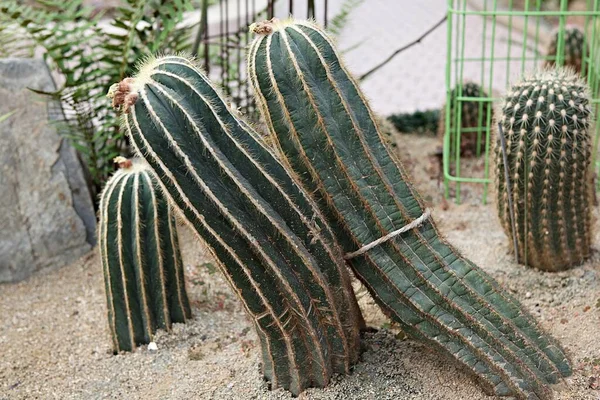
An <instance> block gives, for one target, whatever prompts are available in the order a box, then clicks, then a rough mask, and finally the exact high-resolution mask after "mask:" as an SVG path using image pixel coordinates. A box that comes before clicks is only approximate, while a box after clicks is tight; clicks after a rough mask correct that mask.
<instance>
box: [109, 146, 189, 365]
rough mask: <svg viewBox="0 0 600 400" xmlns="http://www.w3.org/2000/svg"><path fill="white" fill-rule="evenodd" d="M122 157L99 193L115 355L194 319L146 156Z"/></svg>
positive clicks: (169, 216) (170, 220)
mask: <svg viewBox="0 0 600 400" xmlns="http://www.w3.org/2000/svg"><path fill="white" fill-rule="evenodd" d="M118 161H119V164H120V165H121V169H119V170H118V171H117V172H116V173H115V174H114V175H113V176H112V177H111V178H110V179H109V180H108V182H107V183H106V186H105V188H104V190H103V191H102V194H101V195H100V212H99V223H98V247H99V248H100V256H101V259H102V267H103V271H104V284H105V290H106V297H107V305H108V322H109V328H110V333H111V336H112V341H113V351H114V352H115V353H116V352H119V351H132V350H133V349H134V348H135V346H136V345H138V344H142V343H150V342H151V341H152V336H153V335H154V333H155V332H156V330H157V329H166V330H170V329H171V323H172V322H185V321H186V320H187V319H189V318H191V310H190V304H189V301H188V297H187V293H186V290H185V280H184V275H183V263H182V259H181V254H180V252H179V242H178V238H177V229H176V225H175V218H174V215H173V212H172V210H171V207H170V206H169V204H168V203H167V201H166V199H165V197H164V195H163V194H162V192H161V189H160V187H159V186H158V182H157V181H156V178H155V177H154V176H153V175H152V173H151V171H149V168H148V167H147V166H146V164H145V163H144V162H143V161H142V160H136V159H134V160H126V159H124V158H121V157H119V160H118Z"/></svg>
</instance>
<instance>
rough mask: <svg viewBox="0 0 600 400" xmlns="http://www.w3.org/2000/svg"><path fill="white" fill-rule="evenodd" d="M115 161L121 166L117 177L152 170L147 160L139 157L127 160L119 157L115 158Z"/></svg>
mask: <svg viewBox="0 0 600 400" xmlns="http://www.w3.org/2000/svg"><path fill="white" fill-rule="evenodd" d="M113 161H114V163H115V164H117V165H118V166H119V170H118V171H117V172H116V173H115V175H116V174H118V173H127V174H133V173H139V172H142V171H149V170H150V167H149V166H148V163H146V161H145V160H143V159H141V158H138V157H134V158H125V157H122V156H118V157H115V158H114V159H113Z"/></svg>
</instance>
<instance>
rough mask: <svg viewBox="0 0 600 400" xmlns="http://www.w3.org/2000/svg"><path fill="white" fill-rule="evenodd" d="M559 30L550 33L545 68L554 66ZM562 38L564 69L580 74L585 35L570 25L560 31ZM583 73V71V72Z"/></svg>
mask: <svg viewBox="0 0 600 400" xmlns="http://www.w3.org/2000/svg"><path fill="white" fill-rule="evenodd" d="M560 32H561V30H560V29H556V30H555V31H554V32H553V33H552V39H551V40H550V43H549V44H548V51H547V54H546V56H547V57H548V58H550V59H548V60H546V64H545V65H546V66H547V67H553V66H555V65H556V59H557V55H558V39H559V36H560ZM562 37H563V38H564V47H563V54H564V64H563V66H564V67H570V68H573V69H574V70H575V72H577V73H581V72H582V71H581V68H582V65H583V54H584V52H585V47H586V43H585V35H584V33H583V32H582V31H581V29H579V28H578V27H577V26H575V25H570V26H567V27H565V28H564V30H563V31H562ZM583 72H585V71H583Z"/></svg>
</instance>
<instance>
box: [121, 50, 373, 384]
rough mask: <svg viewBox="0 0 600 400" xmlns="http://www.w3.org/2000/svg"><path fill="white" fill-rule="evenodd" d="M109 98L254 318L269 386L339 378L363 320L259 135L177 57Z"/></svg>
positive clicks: (330, 251)
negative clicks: (122, 113) (336, 375)
mask: <svg viewBox="0 0 600 400" xmlns="http://www.w3.org/2000/svg"><path fill="white" fill-rule="evenodd" d="M110 94H111V96H112V97H113V104H114V105H115V106H116V107H119V108H121V109H122V111H123V112H124V123H125V126H126V128H127V130H128V132H129V136H130V139H131V142H132V144H133V146H134V148H135V150H136V151H137V153H138V154H140V155H142V156H143V157H145V158H146V160H147V161H148V163H149V165H150V166H151V168H152V169H153V170H154V172H155V174H156V175H157V176H158V177H159V179H160V181H161V183H162V185H163V186H164V188H165V190H166V192H168V195H169V197H170V198H171V200H172V203H173V204H174V205H175V206H176V207H177V208H178V209H179V210H180V211H181V214H182V215H183V216H184V218H185V219H186V220H187V222H188V223H190V225H191V226H192V227H193V229H194V230H195V231H196V232H197V234H198V235H199V236H200V237H201V238H202V239H203V240H204V241H205V243H206V245H207V247H208V248H209V249H210V251H211V252H212V254H213V256H214V257H215V259H216V260H217V262H218V264H219V267H220V268H221V270H222V271H223V273H224V274H225V277H226V278H227V280H228V281H229V283H230V284H231V286H232V288H233V289H234V291H235V292H236V293H237V295H238V297H239V298H240V300H241V301H242V303H243V305H244V307H245V308H246V310H247V312H248V313H249V315H250V316H251V318H252V321H253V323H254V325H255V328H256V330H257V333H258V337H259V339H260V342H261V347H262V359H263V363H262V367H263V373H264V375H265V378H266V379H267V380H268V381H270V383H271V386H272V387H274V388H276V387H284V388H286V389H289V390H290V391H291V392H292V393H294V394H298V393H300V392H301V391H302V390H304V389H305V388H307V387H310V386H318V387H321V386H325V385H326V384H327V383H328V382H329V380H330V377H331V376H332V373H334V372H339V373H348V372H349V370H350V367H351V365H352V364H353V363H355V362H356V361H357V359H358V353H359V339H360V337H359V329H360V321H362V319H361V317H360V314H359V309H358V305H357V303H356V299H355V298H354V294H353V292H352V288H351V286H350V277H349V275H348V273H347V271H346V270H345V266H344V263H343V259H342V257H341V252H340V250H339V249H338V248H336V247H335V246H332V239H331V232H330V230H329V228H328V227H327V225H326V224H325V222H324V220H323V217H322V216H321V215H320V214H319V212H318V210H317V209H316V207H315V206H314V205H313V203H312V202H311V201H310V200H309V197H308V195H307V194H305V193H304V192H303V191H302V190H301V189H300V188H299V186H298V185H297V184H296V183H295V181H294V180H293V179H292V177H291V175H290V174H289V173H288V172H287V171H286V170H285V169H284V168H283V166H282V165H281V164H280V163H279V161H278V160H277V159H276V158H275V157H274V155H273V154H272V153H271V152H270V151H269V150H268V149H267V147H265V145H264V144H263V142H262V139H261V138H260V137H259V136H258V134H257V133H255V132H254V131H253V130H252V129H251V128H250V127H249V126H248V124H246V123H244V122H243V121H241V120H240V119H239V118H238V117H237V116H236V114H235V113H233V112H232V111H231V110H230V109H229V107H228V106H227V103H226V101H225V100H224V99H223V98H222V97H221V96H220V95H219V94H218V93H217V91H216V90H215V89H214V87H213V86H212V85H211V84H210V83H209V81H208V80H207V78H206V77H205V76H204V75H203V74H202V73H201V72H200V71H199V69H198V68H196V67H195V66H194V65H193V63H192V62H191V61H189V60H187V59H185V58H182V57H176V56H170V57H163V58H160V59H156V60H150V61H149V62H147V63H146V65H145V66H143V67H142V68H141V69H140V71H139V72H138V74H137V76H136V77H135V78H128V79H126V80H124V81H123V82H121V83H119V84H118V85H117V86H116V87H115V88H114V89H113V90H112V91H111V93H110Z"/></svg>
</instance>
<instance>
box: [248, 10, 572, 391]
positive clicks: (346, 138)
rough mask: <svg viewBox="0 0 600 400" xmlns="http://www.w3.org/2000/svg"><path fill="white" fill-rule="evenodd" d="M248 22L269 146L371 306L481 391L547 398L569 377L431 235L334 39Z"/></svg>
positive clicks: (512, 303) (504, 304)
mask: <svg viewBox="0 0 600 400" xmlns="http://www.w3.org/2000/svg"><path fill="white" fill-rule="evenodd" d="M251 29H252V30H253V31H254V32H255V33H257V34H258V35H257V37H256V39H255V41H254V42H253V43H252V44H251V46H250V48H249V56H248V68H249V71H248V74H249V75H248V76H249V77H250V79H251V81H252V85H253V87H254V90H255V93H256V94H257V100H258V104H259V106H260V108H261V110H262V112H263V115H264V117H265V120H266V122H267V124H268V126H269V128H270V132H271V135H272V136H273V137H274V138H276V140H275V141H274V142H275V143H276V145H277V146H278V147H279V150H278V151H279V153H280V154H282V155H283V156H285V162H286V163H287V164H288V166H289V167H290V168H292V169H293V170H294V171H295V172H296V173H297V175H298V176H299V177H300V178H301V180H302V182H303V183H304V185H305V187H306V189H307V190H308V191H309V193H314V195H315V197H316V199H317V201H318V204H319V205H320V207H321V209H322V211H323V214H324V215H326V216H327V219H328V221H329V222H330V223H331V224H332V226H333V227H334V228H335V229H334V232H335V235H336V238H337V240H338V241H339V243H340V244H341V245H342V248H343V249H344V251H346V252H347V254H346V258H347V259H348V261H349V263H350V265H351V267H352V268H353V270H354V272H355V273H356V274H357V276H358V277H359V279H360V280H361V281H362V282H363V283H364V284H365V285H366V286H367V288H368V289H369V291H370V292H371V294H372V295H373V297H374V298H375V299H376V300H377V301H378V303H379V305H380V306H381V307H382V308H383V309H384V310H385V311H386V313H387V314H389V315H390V316H391V317H392V318H393V319H394V320H395V321H397V322H398V323H399V324H400V325H401V326H402V328H403V330H405V331H406V332H407V333H408V334H410V335H411V336H412V337H413V338H415V339H418V340H421V341H423V342H425V343H426V344H428V345H430V346H432V347H436V348H437V349H438V350H440V351H442V352H444V353H446V354H449V355H451V356H453V357H454V358H455V359H456V360H457V361H459V362H460V363H461V364H462V365H463V366H464V367H466V368H468V369H469V370H470V371H471V372H472V373H474V374H475V375H476V376H477V377H478V378H479V380H480V382H482V383H483V385H484V387H485V388H486V389H489V390H490V391H493V392H494V393H496V394H499V395H515V396H518V397H521V398H529V399H535V398H549V397H550V394H549V389H548V387H547V384H548V383H553V382H557V381H558V380H559V379H560V377H562V376H564V375H569V374H570V373H571V368H570V366H569V362H568V361H567V359H566V356H565V354H564V353H563V351H562V350H561V348H560V346H559V345H558V344H557V342H556V341H555V340H553V339H552V338H551V337H549V336H548V335H546V334H545V333H544V332H543V331H542V330H541V329H540V328H539V327H538V325H537V324H536V322H535V320H534V319H533V318H532V317H531V316H530V315H529V314H528V313H527V312H526V311H525V310H524V309H523V307H522V306H521V305H520V304H519V303H518V302H517V301H516V300H515V299H513V298H512V297H511V296H510V295H509V294H508V293H506V292H505V291H503V290H502V288H501V287H500V286H499V285H498V283H496V282H495V281H494V280H493V279H492V278H491V277H490V276H488V275H487V274H486V273H485V272H483V271H482V270H480V269H479V268H478V267H477V266H476V265H474V264H473V263H472V262H471V261H469V260H467V259H465V258H464V257H462V256H461V255H460V254H459V253H458V252H457V251H456V250H455V249H453V248H452V247H451V246H450V245H449V244H448V243H447V242H446V241H445V240H444V239H443V238H442V237H441V236H440V234H439V233H438V231H437V229H436V227H435V224H434V223H433V220H432V219H431V217H430V215H429V212H428V211H427V210H426V209H425V207H424V206H423V202H422V200H421V199H420V197H419V195H418V193H417V192H416V190H415V189H414V187H413V185H412V184H411V183H410V181H409V179H408V177H407V175H406V172H405V171H404V169H403V168H402V166H401V165H400V163H399V161H398V160H396V159H395V158H394V157H393V155H391V154H390V152H389V151H388V149H387V148H386V146H384V144H383V142H382V138H381V135H380V133H379V131H378V127H377V125H376V123H375V121H374V119H373V113H372V111H371V110H370V108H369V106H368V104H367V102H366V100H365V98H364V96H363V94H362V93H361V91H360V89H359V88H358V86H357V84H356V82H355V80H354V79H353V78H352V77H351V76H350V75H349V73H348V72H347V70H346V68H345V67H344V65H343V63H342V62H341V60H340V58H339V55H338V53H337V52H336V50H335V47H334V45H333V43H332V40H331V39H330V38H329V37H328V36H327V35H326V34H325V33H324V32H323V31H322V30H321V29H320V28H319V27H317V26H316V25H314V24H312V23H310V22H301V21H293V20H290V21H282V22H280V21H277V20H271V21H266V22H263V23H258V24H254V25H253V26H252V27H251ZM394 235H395V236H394ZM390 236H394V237H393V238H391V237H390ZM358 249H361V250H358Z"/></svg>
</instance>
